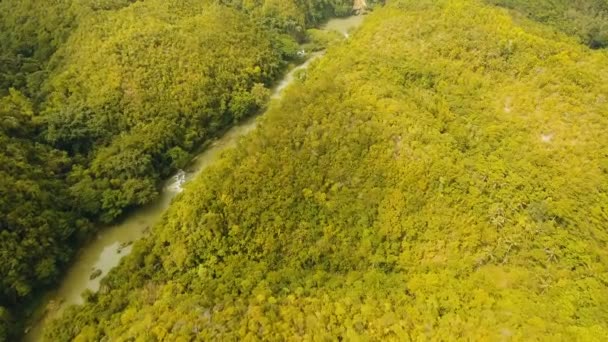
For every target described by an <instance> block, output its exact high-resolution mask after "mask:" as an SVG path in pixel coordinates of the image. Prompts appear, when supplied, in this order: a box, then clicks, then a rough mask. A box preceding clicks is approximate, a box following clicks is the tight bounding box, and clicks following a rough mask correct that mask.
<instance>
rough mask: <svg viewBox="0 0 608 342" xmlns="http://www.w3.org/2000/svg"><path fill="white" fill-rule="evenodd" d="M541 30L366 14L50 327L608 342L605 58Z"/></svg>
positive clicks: (452, 11) (98, 334)
mask: <svg viewBox="0 0 608 342" xmlns="http://www.w3.org/2000/svg"><path fill="white" fill-rule="evenodd" d="M539 32H540V33H539ZM542 32H545V31H544V30H542V29H533V30H531V31H529V30H527V29H524V28H522V27H520V26H518V24H515V23H514V22H513V20H512V18H511V17H510V16H509V15H508V14H507V13H506V12H505V11H501V10H497V9H496V8H493V7H486V6H483V5H480V4H479V3H478V2H476V1H467V0H458V1H447V0H446V1H415V0H409V1H408V0H402V1H395V2H392V4H391V5H390V6H388V7H387V8H386V9H382V10H378V11H377V12H375V13H374V14H372V15H370V16H369V18H368V19H367V21H366V23H365V24H364V27H363V28H362V29H361V30H360V31H359V32H356V34H354V35H353V37H352V38H351V40H349V41H347V42H345V43H344V44H342V45H340V46H338V47H336V48H333V49H331V50H330V51H329V52H328V53H327V55H326V56H325V57H324V58H323V59H322V61H321V62H319V63H318V64H316V66H314V67H313V69H312V70H310V71H309V74H308V75H307V77H306V78H305V81H304V83H302V84H299V85H297V86H294V87H292V88H291V89H290V90H289V91H288V92H287V93H286V94H285V98H284V100H283V101H282V102H280V103H276V104H274V105H273V106H272V108H271V110H270V112H269V113H268V114H267V116H266V117H265V118H264V120H263V121H262V123H261V126H260V128H259V129H258V130H257V131H255V132H254V133H252V135H251V136H250V137H248V138H247V139H245V140H244V141H243V142H242V143H241V144H240V145H239V146H238V148H236V149H235V150H233V151H231V152H229V153H227V154H226V155H225V157H224V158H223V159H222V160H221V161H220V162H218V163H217V164H216V165H215V166H213V167H212V168H210V169H207V170H206V172H205V173H204V174H202V175H201V176H200V177H199V178H198V179H197V180H195V181H194V182H193V183H192V184H190V186H188V188H187V189H186V191H185V192H184V193H183V194H182V195H181V196H180V197H179V198H178V200H177V201H176V202H175V203H174V204H173V205H172V207H171V208H170V210H169V212H168V213H167V215H165V217H164V219H163V222H162V223H161V224H159V225H158V226H157V227H155V229H154V231H153V234H152V235H151V236H150V237H148V238H146V239H145V240H143V241H141V242H140V243H138V244H136V246H135V247H134V252H133V254H131V255H130V256H129V257H127V258H126V259H125V260H124V262H123V263H122V264H121V266H120V267H119V268H118V269H117V270H115V271H114V272H112V273H111V274H110V275H109V277H108V278H107V279H105V280H104V281H103V285H102V290H101V291H100V293H98V294H95V295H91V296H90V297H89V298H88V302H87V304H86V305H85V306H84V307H78V308H73V309H70V310H68V311H67V313H66V315H65V316H64V317H63V318H62V319H61V320H59V321H57V322H56V323H55V324H54V325H53V326H52V327H51V328H50V329H48V331H47V338H48V339H49V340H51V341H66V340H70V339H72V338H76V339H77V340H80V341H94V340H99V339H101V338H102V337H103V336H107V337H109V339H110V340H129V339H131V338H139V339H141V340H155V339H156V340H163V339H164V340H184V341H187V340H191V339H193V338H194V339H199V340H233V339H245V340H255V339H265V340H336V339H338V338H342V339H346V340H357V339H362V340H367V339H369V340H399V341H408V340H428V339H433V340H489V341H499V340H549V341H559V340H563V341H573V340H582V341H592V340H598V341H601V340H604V339H605V338H606V336H608V324H607V322H608V250H607V249H606V243H607V242H608V233H607V232H606V226H607V222H608V195H607V192H608V164H607V162H606V160H607V156H608V145H606V144H605V139H604V138H603V137H604V135H605V132H606V129H607V128H608V117H607V116H606V113H608V98H607V97H606V94H608V57H607V56H606V55H605V54H603V53H598V52H593V51H591V50H589V49H587V48H585V47H583V46H579V45H576V44H574V43H573V42H572V41H571V40H567V39H563V40H562V38H559V37H558V38H555V37H554V36H553V35H549V34H546V35H545V34H543V33H542Z"/></svg>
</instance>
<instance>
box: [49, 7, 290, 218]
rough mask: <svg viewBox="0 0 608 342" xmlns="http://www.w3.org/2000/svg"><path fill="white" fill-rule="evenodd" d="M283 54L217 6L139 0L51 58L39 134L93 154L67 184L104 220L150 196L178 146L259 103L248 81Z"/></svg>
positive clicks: (97, 20)
mask: <svg viewBox="0 0 608 342" xmlns="http://www.w3.org/2000/svg"><path fill="white" fill-rule="evenodd" d="M280 58H281V57H280V55H279V53H278V51H276V50H275V49H274V48H273V47H272V44H271V39H270V36H269V35H268V34H267V33H266V32H264V31H263V30H262V29H261V28H260V27H257V26H255V25H254V24H252V23H251V21H249V20H248V17H246V16H245V15H244V14H241V13H240V12H237V11H235V10H232V9H229V8H226V7H222V6H216V5H208V4H205V2H200V1H160V0H159V1H145V2H138V3H135V4H133V5H131V6H129V7H128V8H125V9H123V10H120V11H115V12H111V13H108V14H106V15H98V16H96V17H94V18H92V19H91V20H89V21H88V22H87V23H86V25H84V24H83V25H81V26H80V27H79V29H78V30H77V31H75V32H74V33H73V34H72V36H71V37H70V39H69V40H68V42H67V43H66V44H65V45H63V46H62V47H61V48H60V49H59V50H58V52H57V53H56V54H55V56H54V57H53V61H52V62H51V65H52V66H53V70H54V71H53V72H52V73H51V75H50V77H49V79H48V81H47V82H46V89H45V90H46V92H47V93H48V94H49V95H48V96H47V101H46V102H45V103H44V104H43V108H44V109H43V113H42V114H43V117H44V120H45V122H46V123H47V133H46V138H47V140H48V141H49V142H50V143H52V144H53V145H55V146H57V147H61V148H63V149H66V150H68V151H71V152H72V153H81V154H89V155H92V158H91V159H92V161H91V162H90V167H89V169H88V170H85V171H82V170H80V169H76V170H75V172H74V174H73V175H72V178H73V179H75V180H77V183H76V185H75V186H74V188H73V191H74V193H75V194H76V195H77V196H81V197H82V198H81V203H83V204H84V208H86V209H87V211H88V212H89V213H90V214H92V215H97V214H99V213H101V214H102V218H103V219H104V220H111V219H113V218H115V217H116V216H118V215H119V214H120V213H121V212H122V209H123V208H124V207H127V206H131V205H137V204H143V203H145V202H147V201H148V200H149V199H150V198H151V197H152V196H154V193H155V188H156V182H157V181H158V179H159V178H160V177H161V176H165V175H167V174H168V173H169V172H170V171H171V170H172V169H175V168H176V167H180V166H182V165H183V161H184V160H185V158H184V157H183V156H184V155H185V154H186V152H185V151H190V150H192V149H193V148H194V147H196V146H197V145H198V144H200V143H201V142H203V141H205V140H206V139H209V138H210V137H211V136H212V135H213V134H215V133H216V132H217V131H218V130H219V129H220V128H222V127H224V126H226V125H228V124H230V123H232V122H233V121H237V120H239V119H241V118H242V117H244V116H246V115H249V114H251V113H252V112H254V111H255V110H257V108H259V107H260V106H261V105H262V104H263V103H264V101H265V99H264V98H257V97H256V94H257V93H256V92H255V91H253V89H254V88H255V86H256V84H259V85H258V87H259V86H263V83H265V82H266V83H268V82H270V81H271V80H272V79H273V77H274V76H275V75H276V74H277V73H278V71H280V70H279V68H280ZM258 93H259V92H258ZM261 94H263V93H261Z"/></svg>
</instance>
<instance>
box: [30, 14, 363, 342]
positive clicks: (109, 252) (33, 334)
mask: <svg viewBox="0 0 608 342" xmlns="http://www.w3.org/2000/svg"><path fill="white" fill-rule="evenodd" d="M362 22H363V17H361V16H357V17H347V18H336V19H332V20H330V21H328V22H327V23H326V24H325V25H323V27H322V30H327V31H332V30H333V31H338V32H339V33H341V34H343V35H344V36H345V37H348V36H349V32H350V31H351V30H353V29H354V28H356V27H358V26H359V25H361V23H362ZM322 56H323V52H317V53H312V54H310V55H309V57H308V58H307V59H306V60H305V61H304V62H303V63H302V64H300V65H299V66H296V67H294V68H292V69H291V70H290V71H288V72H287V73H286V74H285V75H284V77H283V78H282V79H281V80H280V81H278V82H277V84H276V86H275V87H274V89H273V92H272V95H271V98H272V99H273V100H275V101H276V100H280V99H281V96H282V94H283V92H284V90H285V89H286V88H287V87H289V85H291V84H292V83H293V82H294V81H295V80H296V79H297V77H296V75H297V74H298V73H299V72H301V71H302V70H305V69H307V68H308V67H309V66H310V64H311V63H312V62H313V61H315V60H316V59H318V58H321V57H322ZM263 114H264V113H260V114H259V115H256V116H253V117H251V118H249V119H247V120H245V121H243V122H242V123H239V124H237V125H235V126H233V127H231V128H229V129H227V130H226V131H224V132H223V135H221V137H219V138H218V139H216V140H214V141H212V142H210V143H209V144H206V146H205V148H204V149H203V150H201V151H200V153H197V154H196V155H195V156H194V157H193V158H192V160H191V162H190V163H189V165H188V166H187V167H185V170H180V171H178V173H177V174H176V175H174V176H173V177H171V178H170V179H168V180H167V181H165V182H164V184H163V186H162V190H161V192H160V194H159V196H158V198H157V199H155V200H154V201H153V202H152V203H150V204H148V205H146V206H143V207H141V208H137V209H135V210H132V211H131V212H130V213H129V214H128V215H127V216H126V217H125V218H124V219H123V220H122V221H121V222H120V223H117V224H115V225H111V226H109V227H105V228H103V229H101V230H100V232H99V233H98V234H97V236H96V238H95V239H93V240H92V241H91V242H90V243H88V244H87V245H86V246H85V247H83V248H82V249H81V250H80V252H79V253H78V255H77V257H76V258H75V260H74V262H73V263H72V265H71V266H70V267H69V268H68V270H67V272H66V274H65V276H64V278H63V280H62V281H61V283H60V285H59V287H58V288H57V289H56V290H54V291H50V292H49V293H47V294H46V295H45V296H43V300H42V301H41V304H40V306H39V308H38V310H37V311H36V312H35V313H34V315H32V317H31V318H30V328H28V329H27V333H26V335H25V337H24V340H25V341H39V340H40V339H41V336H42V331H43V329H44V326H45V325H46V324H47V323H48V322H49V321H50V320H52V319H53V318H56V317H59V316H60V315H61V313H62V312H63V310H64V309H65V308H66V307H68V306H70V305H78V304H82V303H83V298H82V294H83V293H84V292H86V291H90V292H96V291H98V290H99V287H100V284H101V279H103V277H104V276H105V275H107V273H108V272H109V271H110V270H111V269H112V268H114V267H116V266H117V265H118V264H119V263H120V260H121V259H122V258H123V257H124V256H126V255H128V254H129V253H130V251H131V245H132V243H133V242H135V241H137V240H139V239H140V238H142V237H143V236H144V235H145V234H146V232H147V230H148V229H149V228H150V227H152V226H154V225H155V224H156V223H157V222H158V220H159V219H160V218H161V217H162V215H163V213H164V212H165V210H166V209H167V208H168V207H169V205H170V204H171V202H172V200H173V198H174V197H175V196H177V195H178V194H179V193H180V192H181V191H182V189H183V186H184V185H185V184H186V183H187V182H188V181H190V180H192V179H193V178H195V177H196V176H197V175H198V174H199V173H200V172H201V171H203V170H204V169H205V168H206V167H207V166H209V165H211V164H212V163H213V162H214V161H215V160H217V158H218V157H219V155H220V154H221V153H222V152H223V151H225V150H227V149H229V148H232V147H234V146H235V145H236V144H237V142H238V140H239V139H240V138H241V137H242V136H244V135H246V134H248V133H249V132H251V131H252V130H253V129H255V127H256V124H257V118H258V117H259V116H260V115H263ZM93 273H95V275H96V277H92V274H93Z"/></svg>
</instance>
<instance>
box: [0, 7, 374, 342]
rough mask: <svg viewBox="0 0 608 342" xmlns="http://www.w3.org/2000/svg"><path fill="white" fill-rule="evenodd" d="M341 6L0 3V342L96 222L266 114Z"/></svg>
mask: <svg viewBox="0 0 608 342" xmlns="http://www.w3.org/2000/svg"><path fill="white" fill-rule="evenodd" d="M372 3H373V2H370V4H372ZM349 6H352V3H351V1H346V0H335V1H321V0H307V1H295V0H294V1H283V0H281V1H272V0H266V1H262V0H259V1H219V0H218V1H213V0H206V1H195V0H188V1H173V0H172V1H161V0H151V1H131V0H94V1H93V0H86V1H72V0H58V1H50V2H47V1H38V0H19V1H17V0H3V1H1V2H0V140H1V141H2V145H3V146H4V147H5V148H4V149H2V150H1V151H0V161H2V163H0V176H1V177H0V195H1V198H0V257H1V258H2V264H1V265H0V340H2V339H4V338H6V336H7V335H6V334H7V331H8V330H9V327H12V328H15V329H20V328H19V324H18V323H17V322H15V320H16V319H18V317H19V314H17V311H22V310H23V309H24V308H25V307H26V306H27V305H26V303H28V301H29V300H30V299H31V298H32V297H34V296H36V295H37V294H38V291H39V290H40V289H41V288H44V287H46V286H49V285H51V284H53V283H54V282H55V281H56V280H57V279H58V277H59V276H60V275H61V272H62V270H63V269H64V267H65V265H66V264H67V263H68V262H69V260H70V259H71V257H72V256H73V254H74V251H75V250H76V249H77V248H78V247H79V246H80V245H81V243H82V242H83V241H84V240H85V239H86V238H89V237H90V236H91V232H93V231H94V230H95V229H94V228H93V227H96V226H99V224H96V223H98V222H111V221H113V220H115V219H117V218H120V216H121V215H122V214H123V213H125V211H127V210H128V209H129V208H132V207H135V206H139V205H142V204H145V203H147V202H149V201H151V200H152V199H153V198H154V197H155V196H156V193H157V189H158V186H159V183H160V181H161V180H162V179H164V178H165V177H167V176H168V175H169V174H171V173H172V172H174V171H175V170H177V169H178V168H180V167H182V166H183V165H184V164H185V163H186V162H187V161H188V160H189V158H190V155H191V152H192V151H194V150H195V149H196V148H198V147H199V146H201V145H202V144H204V143H205V142H207V141H208V140H209V139H210V138H212V137H213V136H214V135H216V134H217V133H218V132H220V131H221V130H222V129H224V128H226V127H229V126H230V125H232V124H233V123H234V122H237V121H239V120H241V119H242V118H243V117H246V116H249V115H251V114H253V113H256V112H258V111H259V110H260V109H261V108H262V107H264V106H265V103H266V101H267V100H268V94H269V88H270V87H271V86H272V85H273V82H274V80H275V79H276V78H277V77H278V76H279V75H280V74H281V73H282V72H284V70H285V69H286V68H287V66H288V64H289V63H292V62H294V59H295V58H296V57H297V56H296V52H297V50H298V47H299V43H302V42H304V41H305V40H306V39H307V34H306V30H307V29H308V28H310V27H313V26H314V25H318V24H319V23H321V22H322V21H323V20H324V19H326V18H328V17H331V16H335V15H345V14H349ZM13 309H19V310H17V311H15V310H13ZM11 312H12V313H11ZM15 329H13V332H15Z"/></svg>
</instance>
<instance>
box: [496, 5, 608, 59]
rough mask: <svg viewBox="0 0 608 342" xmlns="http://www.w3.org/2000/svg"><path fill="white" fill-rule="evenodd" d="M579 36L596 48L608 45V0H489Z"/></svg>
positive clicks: (585, 42)
mask: <svg viewBox="0 0 608 342" xmlns="http://www.w3.org/2000/svg"><path fill="white" fill-rule="evenodd" d="M487 2H489V3H491V4H495V5H500V6H503V7H506V8H509V9H513V10H515V11H516V12H517V13H519V14H521V15H524V16H527V17H529V18H531V19H533V20H536V21H539V22H541V23H544V24H546V25H548V26H551V27H553V28H555V29H557V30H558V31H562V32H564V33H567V34H570V35H573V36H575V37H577V38H578V39H579V40H580V41H581V42H582V43H584V44H587V45H589V46H590V47H592V48H605V47H608V1H606V0H576V1H572V0H551V1H530V0H487Z"/></svg>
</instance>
